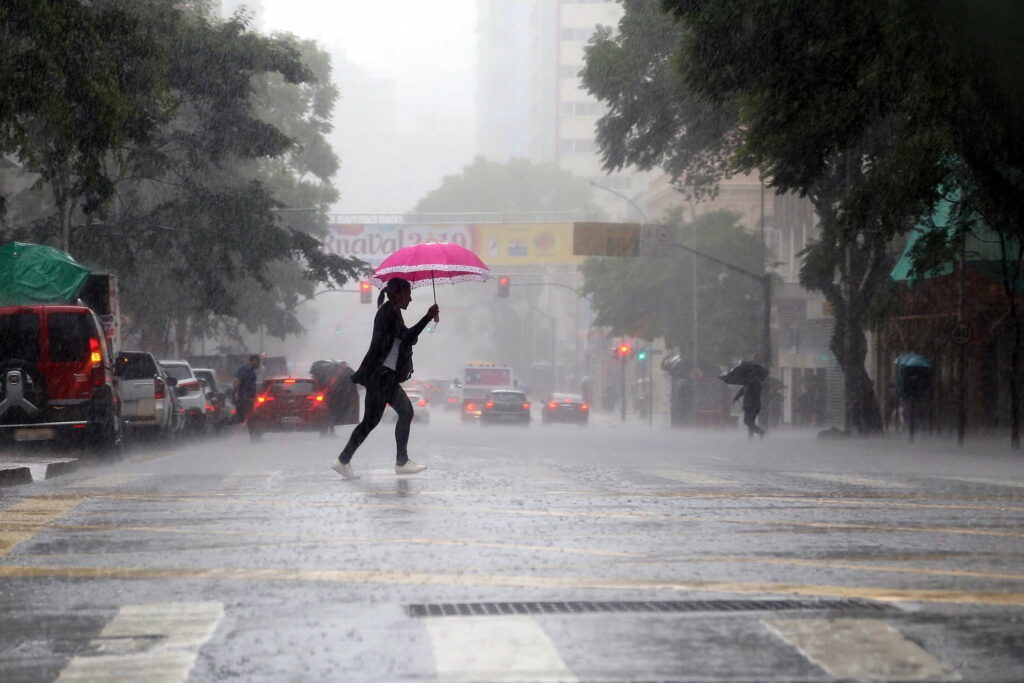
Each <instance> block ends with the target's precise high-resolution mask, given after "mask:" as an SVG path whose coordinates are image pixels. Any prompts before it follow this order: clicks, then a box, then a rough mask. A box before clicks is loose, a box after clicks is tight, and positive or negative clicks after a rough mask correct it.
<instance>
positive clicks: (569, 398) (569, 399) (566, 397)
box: [551, 394, 583, 403]
mask: <svg viewBox="0 0 1024 683" xmlns="http://www.w3.org/2000/svg"><path fill="white" fill-rule="evenodd" d="M551 400H552V401H564V402H566V403H573V402H575V403H583V397H582V396H580V395H579V394H552V395H551Z"/></svg>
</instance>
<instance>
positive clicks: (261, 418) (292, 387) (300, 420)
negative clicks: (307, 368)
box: [248, 377, 330, 440]
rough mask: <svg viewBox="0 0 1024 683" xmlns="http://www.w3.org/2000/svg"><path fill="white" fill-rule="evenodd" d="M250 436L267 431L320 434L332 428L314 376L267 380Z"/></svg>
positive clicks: (250, 428) (262, 387)
mask: <svg viewBox="0 0 1024 683" xmlns="http://www.w3.org/2000/svg"><path fill="white" fill-rule="evenodd" d="M248 424H249V436H250V437H252V439H254V440H255V439H259V438H260V437H261V436H262V435H263V434H265V433H266V432H294V431H313V430H315V431H318V432H320V434H321V435H323V434H326V433H327V431H328V428H329V426H330V417H329V414H328V410H327V401H326V400H325V398H324V392H323V391H321V390H320V389H318V388H317V384H316V381H315V380H314V379H313V378H312V377H272V378H270V379H267V380H264V382H263V385H262V386H261V387H260V393H259V394H257V395H256V402H255V404H254V405H253V411H252V415H251V416H250V417H249V423H248Z"/></svg>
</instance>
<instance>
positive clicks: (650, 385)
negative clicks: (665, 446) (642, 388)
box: [647, 347, 654, 427]
mask: <svg viewBox="0 0 1024 683" xmlns="http://www.w3.org/2000/svg"><path fill="white" fill-rule="evenodd" d="M652 351H653V349H651V348H650V347H647V426H648V427H653V426H654V354H653V353H652Z"/></svg>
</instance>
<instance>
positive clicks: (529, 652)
mask: <svg viewBox="0 0 1024 683" xmlns="http://www.w3.org/2000/svg"><path fill="white" fill-rule="evenodd" d="M427 632H428V633H429V634H430V642H431V645H432V647H433V652H434V664H435V666H436V667H437V675H438V676H439V677H440V678H441V679H442V680H445V681H482V680H486V681H523V680H529V681H576V680H577V679H576V677H575V676H574V675H573V674H572V672H571V671H569V669H568V668H567V667H566V665H565V662H563V661H562V658H561V657H559V655H558V651H557V650H556V649H555V646H554V644H553V643H552V642H551V639H550V638H549V637H548V635H547V634H546V633H544V630H543V629H542V628H541V627H540V625H539V624H538V623H537V621H536V620H535V619H534V618H533V617H532V616H529V615H523V616H510V617H437V618H431V619H429V620H427Z"/></svg>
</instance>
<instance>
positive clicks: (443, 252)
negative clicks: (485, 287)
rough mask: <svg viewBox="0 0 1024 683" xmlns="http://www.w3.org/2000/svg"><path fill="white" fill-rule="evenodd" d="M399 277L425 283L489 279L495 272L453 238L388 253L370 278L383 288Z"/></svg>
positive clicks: (482, 280)
mask: <svg viewBox="0 0 1024 683" xmlns="http://www.w3.org/2000/svg"><path fill="white" fill-rule="evenodd" d="M396 277H400V278H405V279H406V280H408V281H409V284H411V285H412V286H413V287H425V286H427V285H431V286H433V285H434V284H442V285H453V284H455V283H456V282H486V281H487V280H489V279H491V278H492V277H494V274H493V273H491V270H490V268H488V267H487V266H486V265H484V262H483V261H481V260H480V259H479V258H477V255H476V254H474V253H473V252H471V251H470V250H469V249H466V248H465V247H460V246H459V245H458V244H452V243H451V242H427V243H424V244H414V245H412V246H409V247H402V248H401V249H399V250H398V251H396V252H395V253H393V254H391V256H388V257H387V258H386V259H384V261H383V262H382V263H381V264H380V265H379V266H378V267H377V270H375V271H373V276H372V277H371V278H370V282H372V283H373V284H374V285H376V286H377V287H378V288H379V287H383V286H384V284H385V283H386V282H387V281H388V280H391V279H393V278H396Z"/></svg>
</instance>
